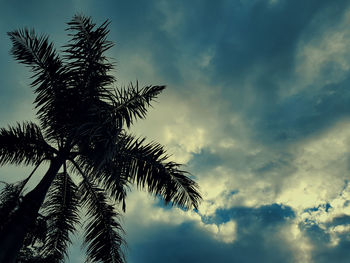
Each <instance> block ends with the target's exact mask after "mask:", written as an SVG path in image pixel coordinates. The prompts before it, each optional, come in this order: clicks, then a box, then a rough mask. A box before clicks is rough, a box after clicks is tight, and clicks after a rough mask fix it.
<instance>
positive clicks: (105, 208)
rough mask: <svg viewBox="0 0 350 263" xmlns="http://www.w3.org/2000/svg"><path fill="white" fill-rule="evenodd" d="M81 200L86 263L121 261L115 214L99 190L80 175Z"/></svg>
mask: <svg viewBox="0 0 350 263" xmlns="http://www.w3.org/2000/svg"><path fill="white" fill-rule="evenodd" d="M79 189H80V193H81V200H82V203H83V206H84V207H85V208H86V210H87V216H88V218H89V219H88V223H87V225H86V226H85V236H84V238H85V240H84V244H85V245H86V246H87V262H90V261H92V262H103V263H124V262H125V258H124V253H123V250H122V245H124V243H125V241H124V239H123V237H122V236H121V234H123V233H124V231H123V229H122V227H121V225H120V223H119V214H118V213H117V212H116V211H115V210H114V208H113V206H112V205H110V204H109V203H108V201H107V198H106V196H105V194H104V191H103V189H101V188H99V187H97V186H96V185H94V184H93V183H92V182H90V181H89V180H88V178H87V177H84V179H83V181H82V182H81V184H80V186H79Z"/></svg>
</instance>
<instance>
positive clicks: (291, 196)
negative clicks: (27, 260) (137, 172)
mask: <svg viewBox="0 0 350 263" xmlns="http://www.w3.org/2000/svg"><path fill="white" fill-rule="evenodd" d="M77 13H80V14H85V15H87V16H91V17H92V18H93V19H94V21H96V22H97V23H102V22H103V21H104V20H106V19H109V20H111V25H110V35H109V39H110V40H111V41H113V42H115V43H116V45H115V46H114V47H113V48H112V50H111V51H110V53H109V55H110V56H111V57H113V59H115V61H116V65H117V66H116V71H115V72H114V74H115V76H116V78H117V82H116V85H117V86H119V87H120V86H123V85H127V84H128V83H130V81H136V80H138V81H139V84H140V85H141V86H144V85H150V84H153V85H158V84H159V85H160V84H162V85H163V84H164V85H167V89H166V90H165V91H164V92H163V94H162V95H161V96H159V98H158V99H157V103H155V104H154V105H153V108H151V109H150V110H149V114H148V118H147V119H146V120H142V121H139V122H137V123H136V125H135V126H134V127H133V128H132V132H133V133H135V134H136V135H140V136H141V135H142V136H146V137H147V138H148V141H152V140H155V141H158V142H159V143H161V144H163V145H165V146H166V149H167V150H168V153H169V154H171V155H172V156H171V160H173V161H176V162H179V163H182V164H184V168H185V169H186V170H187V171H189V172H190V173H191V174H192V175H193V178H194V179H195V180H196V182H198V184H199V186H200V190H201V193H202V195H203V202H202V203H201V205H200V207H199V210H198V212H197V211H187V212H185V211H183V210H181V209H179V208H171V209H170V208H169V207H164V205H163V203H162V202H161V201H160V200H158V199H155V198H154V197H152V196H150V195H148V194H147V193H145V192H142V191H138V190H136V189H133V191H132V192H130V193H129V196H128V199H127V211H126V213H125V215H124V217H123V225H124V228H125V231H126V241H127V243H128V249H127V258H128V262H129V263H138V262H144V263H148V262H152V263H161V262H162V263H163V262H169V263H175V262H183V263H189V262H191V263H193V262H201V263H211V262H222V263H226V262H231V263H232V262H237V263H241V262H242V263H250V262H252V263H253V262H254V263H255V262H261V263H274V262H279V263H280V262H285V263H323V262H325V263H326V262H327V263H328V262H338V263H342V262H349V260H350V249H349V247H350V183H349V179H350V178H349V168H350V103H349V102H350V89H349V87H350V1H349V0H337V1H334V0H308V1H305V0H217V1H210V0H208V1H207V0H194V1H185V0H178V1H166V0H159V1H156V0H149V1H141V0H135V1H121V0H120V1H119V0H118V1H92V0H86V1H82V0H72V1H63V0H61V1H52V0H46V1H44V0H42V1H38V0H33V1H23V0H17V1H6V0H0V69H1V70H0V126H1V127H5V126H7V125H8V124H14V123H15V122H16V121H23V120H34V119H35V111H34V110H33V104H32V102H33V100H34V95H33V94H32V89H31V88H30V87H29V83H30V79H29V77H30V72H29V71H28V69H27V68H25V67H24V66H23V65H19V64H18V63H16V62H15V61H14V59H13V58H12V57H11V56H10V54H9V50H10V48H11V43H10V40H9V38H8V37H7V35H6V32H8V31H11V30H14V29H18V28H23V27H25V26H26V27H29V28H35V30H36V31H37V32H38V33H44V34H48V35H49V36H50V39H51V40H52V41H53V42H55V44H56V47H57V48H58V49H59V48H60V46H62V45H64V44H65V42H66V41H67V36H66V32H65V30H64V29H65V28H66V24H65V23H66V22H68V21H69V20H70V19H71V18H72V16H73V15H74V14H77ZM25 173H28V170H27V169H26V168H25V167H3V168H1V170H0V178H1V180H8V181H15V180H16V179H18V178H20V176H21V175H22V174H25ZM38 176H39V178H40V175H38ZM78 241H79V235H78V237H77V243H75V244H74V245H73V246H72V247H71V248H70V253H69V254H70V258H69V259H67V262H72V263H76V262H77V263H79V262H83V261H84V253H83V252H82V251H81V250H80V244H79V242H78Z"/></svg>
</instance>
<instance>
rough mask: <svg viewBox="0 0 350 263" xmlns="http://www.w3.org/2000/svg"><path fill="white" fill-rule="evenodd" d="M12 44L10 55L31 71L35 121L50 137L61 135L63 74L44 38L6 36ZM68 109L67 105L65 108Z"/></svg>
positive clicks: (21, 32)
mask: <svg viewBox="0 0 350 263" xmlns="http://www.w3.org/2000/svg"><path fill="white" fill-rule="evenodd" d="M8 35H9V36H10V39H11V41H12V49H11V53H12V55H13V56H14V57H15V59H16V60H18V61H19V62H20V63H23V64H26V65H28V66H29V67H30V68H31V69H32V71H33V76H32V78H33V82H32V83H31V85H32V86H33V87H35V93H36V94H37V97H36V99H35V101H34V103H35V105H36V108H37V109H38V117H39V119H40V121H41V123H42V124H43V125H42V127H45V128H46V130H47V133H48V135H50V137H55V136H57V135H58V134H61V135H62V133H63V131H64V127H65V125H64V124H65V122H64V120H65V119H66V118H67V117H68V116H66V114H64V113H65V112H67V110H66V107H67V104H66V102H67V94H68V93H69V92H68V90H67V88H66V87H67V80H68V78H67V76H68V75H67V71H66V68H65V67H64V65H63V63H62V61H61V60H60V58H59V56H58V55H57V52H56V50H55V49H54V47H53V44H52V43H49V41H48V37H47V36H37V35H36V34H35V32H34V30H28V29H23V30H15V31H12V32H8ZM68 105H69V104H68Z"/></svg>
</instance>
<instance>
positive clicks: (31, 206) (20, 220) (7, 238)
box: [0, 157, 63, 263]
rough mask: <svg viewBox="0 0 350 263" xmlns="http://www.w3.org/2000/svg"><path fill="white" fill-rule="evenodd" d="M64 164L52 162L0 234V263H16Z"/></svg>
mask: <svg viewBox="0 0 350 263" xmlns="http://www.w3.org/2000/svg"><path fill="white" fill-rule="evenodd" d="M62 164H63V159H62V158H59V157H56V158H55V159H54V160H52V162H51V164H50V167H49V169H48V171H47V172H46V174H45V176H44V177H43V179H42V180H41V181H40V183H39V184H38V185H37V186H36V187H35V188H34V189H33V190H32V191H30V192H29V193H28V194H27V195H26V196H24V198H23V201H22V202H21V203H20V205H19V208H18V210H17V211H16V212H15V213H14V214H13V216H12V219H10V222H9V223H8V224H7V225H6V226H5V227H4V229H3V231H2V232H1V233H0V263H14V262H15V261H16V257H17V255H18V252H19V250H20V249H21V247H22V245H23V241H24V238H25V236H26V234H27V232H28V230H29V229H30V227H31V226H32V225H33V224H34V223H35V220H36V218H37V216H38V212H39V209H40V207H41V205H42V203H43V202H44V199H45V196H46V193H47V191H48V190H49V187H50V185H51V183H52V181H53V179H54V178H55V176H56V174H57V172H58V171H59V169H60V167H61V166H62Z"/></svg>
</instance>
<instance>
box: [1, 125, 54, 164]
mask: <svg viewBox="0 0 350 263" xmlns="http://www.w3.org/2000/svg"><path fill="white" fill-rule="evenodd" d="M54 152H55V149H53V148H52V147H51V146H50V145H49V144H48V143H47V142H46V141H45V139H44V137H43V135H42V133H41V130H40V128H39V126H37V125H36V124H34V123H32V122H25V123H23V124H19V123H17V125H16V126H13V127H11V126H9V127H8V128H7V129H5V128H1V129H0V165H4V164H21V163H24V164H26V165H28V164H34V165H35V164H38V163H39V162H41V161H42V160H43V159H50V158H51V157H52V156H53V153H54Z"/></svg>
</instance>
